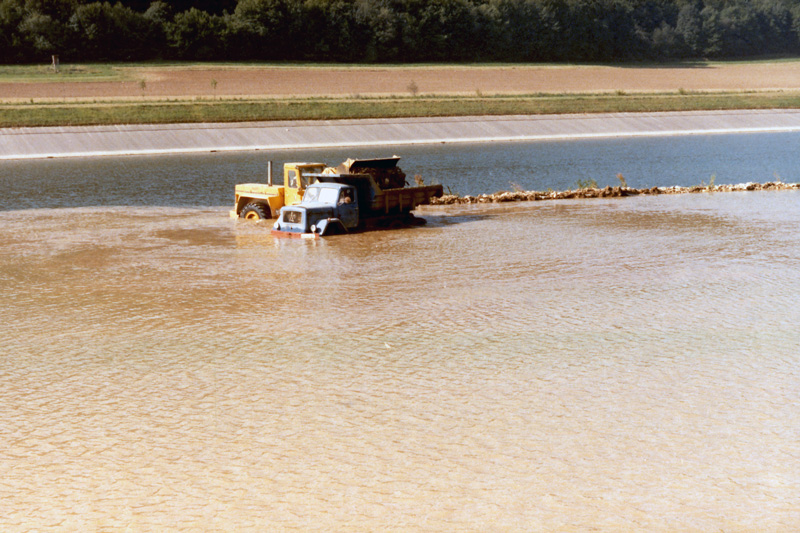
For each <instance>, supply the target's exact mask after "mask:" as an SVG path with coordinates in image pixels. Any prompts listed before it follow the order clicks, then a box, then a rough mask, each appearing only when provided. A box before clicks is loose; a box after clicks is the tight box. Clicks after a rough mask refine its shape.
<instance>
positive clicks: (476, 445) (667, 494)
mask: <svg viewBox="0 0 800 533" xmlns="http://www.w3.org/2000/svg"><path fill="white" fill-rule="evenodd" d="M133 203H134V204H135V202H133ZM422 214H423V215H425V216H427V217H428V218H429V224H428V225H427V226H425V227H422V228H414V229H409V230H397V231H386V232H377V233H365V234H360V235H352V236H339V237H332V238H328V239H322V240H319V241H303V240H291V241H287V240H275V239H273V237H271V236H270V235H269V232H268V229H269V227H268V226H267V225H264V224H253V223H244V222H241V221H237V220H232V219H229V218H228V217H227V211H226V208H224V207H197V208H195V207H177V206H174V205H173V206H169V205H166V206H157V205H129V206H111V207H107V206H102V205H95V206H83V207H63V208H55V209H54V208H24V209H17V210H7V211H3V212H0V289H2V294H3V303H2V306H0V323H2V324H3V334H2V336H0V353H1V354H2V357H0V435H2V442H3V446H2V448H3V449H2V451H0V456H2V460H1V461H0V529H3V530H4V531H25V530H48V529H49V530H125V529H128V530H183V529H196V530H225V531H243V530H251V531H257V530H289V529H299V530H326V531H327V530H340V531H341V530H403V531H408V530H435V531H452V530H474V531H486V530H506V531H523V530H524V531H531V530H567V531H586V530H603V531H619V530H647V531H710V530H733V531H748V530H749V531H752V530H772V531H787V530H792V529H796V528H798V527H800V511H799V510H798V507H797V503H796V497H797V493H798V489H800V455H798V453H797V442H798V439H800V329H798V328H797V324H798V322H800V311H798V307H797V302H798V300H800V239H799V238H798V234H800V192H798V191H782V192H775V191H764V192H743V193H726V194H702V195H680V196H659V197H634V198H623V199H610V200H609V199H595V200H571V201H552V202H538V203H527V204H516V205H511V206H509V205H503V206H497V205H475V206H447V207H436V208H428V209H425V210H424V211H423V213H422Z"/></svg>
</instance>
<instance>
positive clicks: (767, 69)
mask: <svg viewBox="0 0 800 533" xmlns="http://www.w3.org/2000/svg"><path fill="white" fill-rule="evenodd" d="M128 76H129V78H130V79H131V81H125V82H120V81H115V82H68V83H59V82H49V83H0V99H5V100H9V99H29V98H58V99H62V98H124V97H142V96H146V97H151V98H153V97H210V96H239V97H242V96H261V97H280V96H323V95H341V96H355V95H363V96H366V95H388V94H398V95H400V94H409V93H410V86H411V85H412V82H413V84H414V85H416V87H417V88H418V91H419V94H431V93H435V94H456V93H466V94H476V93H478V92H480V93H481V94H484V95H488V94H495V93H504V94H513V93H538V92H543V93H582V92H588V93H597V92H615V91H625V92H661V91H665V92H674V91H678V90H681V89H683V90H686V91H703V90H712V91H715V90H718V91H732V90H775V89H790V90H798V89H800V62H798V61H791V62H776V63H750V64H744V63H742V64H738V63H737V64H727V65H710V66H705V65H700V66H697V67H691V66H680V67H659V68H645V67H641V68H639V67H603V66H575V67H571V66H553V67H528V66H520V67H442V68H436V67H409V68H402V67H391V68H374V69H370V68H359V69H357V70H349V69H346V68H336V67H332V68H324V67H309V68H295V67H291V68H257V67H241V68H208V69H205V68H176V69H170V68H168V67H156V68H152V69H148V68H137V69H133V68H131V69H128ZM142 80H144V82H145V84H144V85H145V87H144V89H143V88H142V83H141V81H142ZM213 80H215V81H216V86H214V84H213Z"/></svg>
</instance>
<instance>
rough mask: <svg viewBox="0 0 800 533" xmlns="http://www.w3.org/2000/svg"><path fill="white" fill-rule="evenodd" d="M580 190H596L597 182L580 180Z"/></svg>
mask: <svg viewBox="0 0 800 533" xmlns="http://www.w3.org/2000/svg"><path fill="white" fill-rule="evenodd" d="M578 188H579V189H596V188H597V181H595V180H593V179H588V180H578Z"/></svg>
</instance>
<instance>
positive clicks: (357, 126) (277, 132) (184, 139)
mask: <svg viewBox="0 0 800 533" xmlns="http://www.w3.org/2000/svg"><path fill="white" fill-rule="evenodd" d="M790 131H800V110H753V111H702V112H700V111H698V112H668V113H614V114H597V115H539V116H502V117H494V116H477V117H437V118H405V119H365V120H335V121H294V122H253V123H235V124H164V125H119V126H73V127H43V128H3V129H0V160H2V159H6V160H8V159H42V158H57V157H93V156H117V155H146V154H165V153H189V152H214V151H237V150H239V151H244V150H292V149H308V148H332V147H356V146H376V147H378V146H402V145H411V144H435V143H479V142H513V141H535V140H569V139H588V138H610V137H634V136H666V135H702V134H719V133H737V132H739V133H758V132H790Z"/></svg>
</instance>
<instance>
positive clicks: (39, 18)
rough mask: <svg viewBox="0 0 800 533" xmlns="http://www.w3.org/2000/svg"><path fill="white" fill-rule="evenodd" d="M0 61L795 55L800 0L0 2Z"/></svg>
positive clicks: (528, 59)
mask: <svg viewBox="0 0 800 533" xmlns="http://www.w3.org/2000/svg"><path fill="white" fill-rule="evenodd" d="M0 50H1V51H2V52H0V53H1V54H2V55H0V63H17V62H41V61H46V60H47V59H48V56H49V55H50V54H59V55H61V57H62V58H63V59H64V61H65V62H73V63H74V62H84V61H93V60H112V61H115V60H124V61H127V60H137V61H139V60H149V59H170V58H175V59H202V60H205V59H227V60H312V61H348V62H442V61H445V62H454V61H455V62H458V61H471V62H474V61H505V62H535V61H591V62H597V61H621V60H665V59H682V58H704V57H718V58H730V57H746V56H755V55H764V54H797V52H798V51H799V50H800V0H636V1H631V0H155V1H151V0H122V1H121V2H113V1H111V2H109V1H102V2H101V1H88V0H0Z"/></svg>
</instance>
